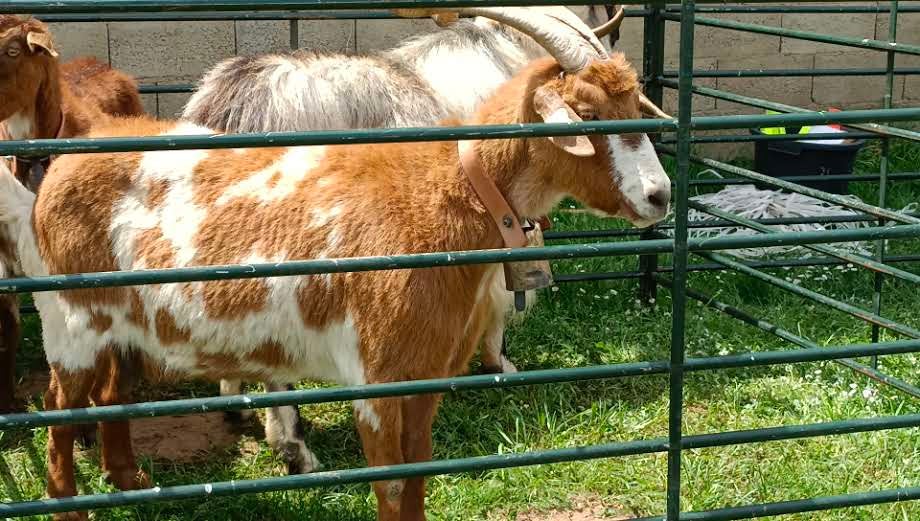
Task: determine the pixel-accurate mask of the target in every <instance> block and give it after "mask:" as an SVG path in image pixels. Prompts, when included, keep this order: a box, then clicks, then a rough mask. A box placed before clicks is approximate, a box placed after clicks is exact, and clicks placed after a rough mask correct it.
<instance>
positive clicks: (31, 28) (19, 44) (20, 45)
mask: <svg viewBox="0 0 920 521" xmlns="http://www.w3.org/2000/svg"><path fill="white" fill-rule="evenodd" d="M57 56H58V53H57V50H55V48H54V43H53V41H52V38H51V33H50V32H49V31H48V26H46V25H45V24H44V23H42V22H40V21H39V20H36V19H23V18H20V17H18V16H14V15H0V100H2V101H0V121H2V120H5V119H7V118H9V117H11V116H13V115H14V114H16V113H18V112H20V111H22V110H23V109H26V108H28V106H29V105H30V104H34V103H35V101H36V100H35V99H34V96H35V93H36V92H38V90H39V83H40V82H41V81H42V78H44V77H46V75H45V74H43V69H45V68H47V67H48V64H49V61H50V60H55V59H57Z"/></svg>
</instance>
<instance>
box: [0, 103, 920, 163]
mask: <svg viewBox="0 0 920 521" xmlns="http://www.w3.org/2000/svg"><path fill="white" fill-rule="evenodd" d="M869 121H920V108H902V109H888V110H851V111H845V112H804V113H796V114H775V115H773V114H767V115H740V116H703V117H698V118H693V119H692V120H691V122H690V126H691V128H692V129H695V130H720V129H736V128H756V127H773V126H783V125H829V124H832V123H843V124H846V125H855V124H858V123H865V122H869ZM676 129H677V123H676V121H674V120H665V119H641V120H639V119H634V120H623V121H598V122H580V123H527V124H518V125H468V126H459V127H412V128H394V129H359V130H330V131H311V132H266V133H257V134H232V135H228V134H215V135H206V136H152V137H120V138H72V139H32V140H26V141H12V140H11V141H0V156H10V155H19V156H27V157H28V156H35V157H44V156H48V155H59V154H85V153H103V152H145V151H152V150H199V149H202V150H204V149H218V148H242V147H281V146H307V145H356V144H372V143H405V142H417V141H454V140H471V139H511V138H533V137H545V136H580V135H599V134H628V133H636V132H645V133H649V132H665V131H673V130H676Z"/></svg>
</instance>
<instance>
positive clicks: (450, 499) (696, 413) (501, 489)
mask: <svg viewBox="0 0 920 521" xmlns="http://www.w3.org/2000/svg"><path fill="white" fill-rule="evenodd" d="M895 157H896V159H897V160H896V161H895V164H893V165H892V166H893V171H912V170H916V169H917V168H918V167H920V149H917V148H906V147H901V146H898V148H897V149H896V150H895ZM877 163H878V158H877V154H876V153H875V150H874V149H873V148H870V149H868V150H867V151H866V152H865V153H864V154H863V155H862V157H861V158H860V161H859V163H858V170H860V171H868V172H871V171H873V170H874V169H876V168H877ZM855 192H856V193H857V194H858V195H860V196H861V197H862V198H863V199H864V200H866V201H869V202H874V201H875V198H877V194H876V193H875V192H874V190H873V188H871V187H869V186H860V187H856V188H855ZM918 200H920V183H917V182H912V183H899V184H896V185H894V189H892V190H891V192H890V206H891V207H893V208H902V207H904V206H906V205H907V204H909V203H911V202H915V201H918ZM556 219H557V225H558V228H559V229H574V228H579V229H589V228H597V227H609V226H622V225H623V224H622V223H621V222H619V221H601V220H598V219H594V218H591V217H588V216H585V215H581V214H560V215H558V216H557V217H556ZM917 246H918V244H917V242H916V241H914V242H912V243H910V242H908V243H904V242H902V243H901V244H899V245H894V246H893V247H892V251H893V252H895V253H906V252H911V251H912V252H916V251H917ZM697 260H698V259H697ZM635 264H636V259H635V258H631V257H630V258H620V259H583V260H572V261H565V262H558V263H556V264H555V270H556V272H557V273H572V272H578V271H586V272H587V271H599V270H630V269H634V268H635ZM904 267H905V269H910V270H913V271H915V272H916V271H918V266H916V265H915V266H904ZM774 273H778V274H780V275H781V276H783V277H787V278H788V279H789V280H793V281H796V283H797V284H801V285H802V286H805V287H808V288H811V289H814V290H817V291H820V292H822V293H824V294H827V295H830V296H833V297H836V298H840V299H843V300H846V301H848V302H851V303H853V304H856V305H861V306H864V307H867V308H869V307H871V302H872V292H871V288H872V275H870V274H868V273H866V272H864V271H860V270H857V269H855V268H847V267H840V268H826V269H825V268H812V269H798V270H775V271H774ZM690 285H691V286H692V287H693V288H695V289H698V290H700V291H704V292H707V293H709V294H711V295H717V296H718V298H719V299H721V300H723V301H726V302H729V303H731V304H734V305H736V306H739V307H742V308H744V309H747V310H749V311H752V312H754V313H755V314H757V315H759V316H761V317H763V318H765V319H767V320H769V321H771V322H773V323H775V324H777V325H780V326H782V327H784V328H786V329H789V330H791V331H793V332H795V333H797V334H799V335H802V336H805V337H807V338H809V339H812V340H813V341H815V342H818V343H821V344H827V345H833V344H847V343H853V342H866V341H868V340H869V328H868V327H867V326H866V325H865V324H864V323H861V322H859V321H857V320H855V319H852V318H850V317H848V316H846V315H843V314H841V313H838V312H835V311H832V310H829V309H827V308H825V307H822V306H819V305H816V304H813V303H810V302H808V301H804V300H802V299H800V298H798V297H795V296H793V295H790V294H788V293H785V292H782V291H780V290H777V289H775V288H772V287H770V286H768V285H765V284H763V283H759V282H756V281H753V280H751V279H749V278H746V277H744V276H741V275H738V274H734V273H695V274H691V276H690ZM916 289H917V288H915V287H911V286H909V285H907V284H905V283H900V282H891V281H889V282H886V286H885V298H884V303H885V307H884V314H885V315H886V316H888V317H890V318H892V319H895V320H898V321H901V322H903V323H906V324H909V325H911V326H913V327H920V318H918V316H917V314H916V309H917V302H918V301H917V296H916ZM635 296H636V285H635V282H628V281H618V282H600V283H590V284H567V285H561V286H560V287H558V288H554V289H553V290H552V291H544V292H543V293H542V299H541V301H540V303H539V305H538V306H537V307H536V309H535V310H534V311H533V313H532V314H531V315H530V316H529V317H528V319H527V320H526V322H524V324H523V325H521V326H518V327H515V328H514V329H513V330H511V331H510V333H509V354H510V357H511V358H512V359H513V360H514V362H515V363H516V364H517V365H518V367H519V368H521V369H543V368H555V367H580V366H586V365H592V364H607V363H621V362H632V361H643V360H663V359H666V358H667V357H668V345H669V342H670V323H671V316H670V304H671V302H670V295H669V294H668V292H667V291H661V292H660V295H659V299H658V301H657V302H656V303H655V305H654V306H652V307H650V308H644V307H640V306H639V305H638V303H637V302H636V301H635ZM26 322H27V325H26V334H25V336H26V337H27V338H28V340H26V341H25V344H26V345H25V347H24V348H23V355H22V356H21V357H20V359H19V361H18V364H19V366H20V367H19V369H20V371H21V373H23V374H24V373H26V372H29V371H36V370H41V368H42V364H43V362H42V355H41V351H40V346H39V343H38V341H37V340H36V339H37V338H38V337H39V334H38V324H37V323H36V319H35V317H30V318H27V319H26ZM686 337H687V354H688V356H714V355H724V354H729V353H738V352H745V351H748V350H755V351H760V350H777V349H787V348H789V347H790V346H789V345H788V344H786V343H784V342H783V341H780V340H778V339H777V338H776V337H774V336H772V335H770V334H767V333H763V332H760V331H758V330H756V329H754V328H752V327H749V326H746V325H743V324H741V323H739V322H737V321H735V320H734V319H731V318H728V317H725V316H723V315H721V314H719V313H718V312H715V311H711V310H709V309H708V308H704V307H702V306H700V305H698V304H697V303H696V302H693V301H691V302H690V305H689V308H688V321H687V335H686ZM885 338H892V337H890V336H886V337H885ZM917 366H918V360H917V357H916V356H915V355H904V356H898V357H888V358H884V359H883V360H882V367H883V368H884V370H885V371H887V372H889V373H891V374H893V375H895V376H898V377H901V378H904V379H906V380H908V381H914V382H916V381H917V380H916V367H917ZM310 385H311V384H304V385H303V386H304V387H309V386H310ZM215 392H216V388H215V387H214V386H213V385H205V384H188V385H185V386H183V387H182V388H181V389H179V390H176V389H171V390H170V391H169V396H170V397H178V396H189V395H207V394H212V393H215ZM667 393H668V385H667V378H666V377H664V376H648V377H636V378H627V379H616V380H608V381H598V382H590V383H582V384H572V385H554V386H541V387H532V388H520V389H513V390H506V391H497V390H495V391H482V392H464V393H457V394H453V395H448V396H446V398H445V401H444V405H443V406H442V408H441V411H440V415H439V418H438V420H437V422H436V425H435V432H434V436H435V456H436V457H437V458H458V457H467V456H476V455H487V454H496V453H503V452H522V451H528V450H537V449H546V448H552V447H571V446H579V445H587V444H594V443H602V442H610V441H627V440H635V439H646V438H652V437H657V436H665V435H666V434H667V419H668V416H667V413H668V399H667ZM149 396H152V395H149ZM918 405H920V404H918V402H917V401H915V400H911V399H909V398H906V397H905V396H904V395H902V394H899V393H897V392H895V391H893V390H891V389H889V388H886V387H879V386H878V385H876V384H875V383H873V382H872V381H870V380H867V379H865V378H864V377H861V376H859V375H856V374H854V373H852V372H850V371H849V370H847V369H844V368H842V367H840V366H838V365H835V364H832V363H812V364H799V365H787V366H776V367H766V368H756V369H743V370H730V371H717V372H712V371H709V372H701V373H693V374H690V375H688V376H687V381H686V391H685V414H684V432H685V433H688V434H700V433H710V432H718V431H724V430H735V429H752V428H758V427H767V426H778V425H794V424H803V423H813V422H825V421H833V420H841V419H847V418H863V417H874V416H881V415H895V414H907V413H916V412H920V407H918ZM302 412H303V414H304V416H305V417H306V418H308V419H309V421H310V426H309V429H308V430H309V435H308V436H309V439H308V443H309V445H310V446H311V447H312V448H313V450H314V451H315V452H316V453H317V455H318V456H319V457H320V459H321V460H322V461H323V462H324V464H325V465H326V468H329V469H345V468H351V467H360V466H363V465H364V460H363V457H362V456H361V450H360V444H359V442H358V439H357V435H356V433H355V431H354V425H353V420H352V416H351V412H350V408H349V407H348V405H347V404H324V405H318V406H311V407H304V408H303V409H302ZM140 428H142V427H140ZM2 436H3V437H2V438H0V449H2V453H0V500H2V501H11V500H24V499H36V498H40V497H42V496H43V489H44V473H45V463H44V460H45V456H44V451H45V442H46V433H45V431H44V430H43V429H36V430H33V431H29V432H22V433H16V432H7V433H2ZM253 446H255V447H256V449H255V450H252V447H253ZM97 463H98V461H97V455H96V453H95V451H93V450H89V451H85V452H84V453H83V455H82V456H81V457H80V458H79V462H78V473H79V476H78V480H79V482H80V484H81V485H80V487H81V490H82V491H83V492H85V493H97V492H107V491H110V490H111V489H110V487H108V486H107V485H106V484H105V481H104V479H103V478H102V476H101V475H100V472H99V470H98V465H97ZM143 465H144V467H145V468H146V469H147V470H148V471H149V472H150V473H151V475H152V476H153V478H154V480H155V481H156V483H157V484H158V485H161V486H166V485H178V484H187V483H196V482H205V481H222V480H231V479H234V480H240V479H253V478H259V477H266V476H272V475H280V474H281V468H282V466H281V464H280V461H279V460H278V459H276V458H275V457H274V456H273V455H272V454H271V453H270V452H269V451H268V449H267V447H266V445H265V443H264V442H263V441H261V440H259V439H258V438H257V437H254V435H252V434H247V435H245V436H243V438H242V439H241V441H240V444H239V445H238V446H236V447H232V448H231V449H229V450H223V451H212V452H210V453H208V454H206V455H204V456H203V457H202V459H201V460H200V461H197V462H195V463H194V464H171V463H169V462H165V461H150V460H146V461H144V462H143ZM665 477H666V459H665V457H664V455H661V454H656V455H649V456H636V457H627V458H617V459H608V460H595V461H586V462H578V463H570V464H561V465H551V466H538V467H529V468H522V469H514V470H497V471H488V472H479V473H471V474H462V475H452V476H439V477H435V478H432V479H431V480H430V484H429V499H428V504H429V507H428V511H429V519H432V520H454V519H463V520H488V519H514V517H515V513H516V512H519V511H523V510H530V509H537V510H542V509H551V508H560V507H561V508H565V507H566V505H568V504H569V502H570V501H571V499H572V498H573V497H574V496H583V495H588V496H596V497H599V498H601V499H602V500H604V501H605V502H608V503H609V504H613V505H616V506H617V508H616V510H617V513H624V514H635V515H653V514H660V513H662V512H663V511H664V484H665ZM683 483H684V484H683V497H682V507H683V509H684V510H702V509H712V508H720V507H724V506H732V505H742V504H748V503H760V502H771V501H781V500H786V499H800V498H807V497H812V496H821V495H831V494H842V493H850V492H858V491H865V490H880V489H888V488H894V487H904V486H916V485H917V484H918V483H920V436H918V432H917V430H916V429H908V430H899V431H887V432H878V433H866V434H854V435H844V436H831V437H824V438H814V439H807V440H797V441H783V442H773V443H760V444H751V445H743V446H736V447H726V448H718V449H705V450H694V451H688V452H687V453H686V455H685V457H684V465H683ZM95 518H96V519H98V520H145V521H146V520H176V521H178V520H183V521H185V520H196V521H197V520H201V521H205V520H215V521H217V520H219V521H224V520H226V519H233V520H259V521H271V520H316V521H352V520H354V521H371V520H373V519H374V518H375V506H374V499H373V498H372V494H371V492H370V488H369V486H367V485H354V486H340V487H332V488H324V489H318V490H305V491H294V492H284V493H270V494H260V495H249V496H241V497H236V498H221V499H214V500H210V501H183V502H175V503H168V504H166V503H164V504H155V505H146V506H142V507H131V508H117V509H111V510H101V511H98V512H97V513H96V514H95ZM785 519H790V520H811V519H821V520H835V521H843V520H847V521H850V520H865V521H870V520H871V521H876V520H904V521H909V520H916V519H920V503H916V502H914V503H910V502H908V503H897V504H889V505H879V506H874V507H866V508H853V509H845V510H835V511H828V512H819V513H812V514H798V515H790V516H787V517H786V518H785Z"/></svg>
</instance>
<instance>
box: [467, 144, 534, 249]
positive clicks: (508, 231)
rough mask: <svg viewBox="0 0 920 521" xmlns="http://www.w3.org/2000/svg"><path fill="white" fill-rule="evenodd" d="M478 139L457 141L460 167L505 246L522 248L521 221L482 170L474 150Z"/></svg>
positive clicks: (523, 238)
mask: <svg viewBox="0 0 920 521" xmlns="http://www.w3.org/2000/svg"><path fill="white" fill-rule="evenodd" d="M477 143H478V141H475V140H472V141H458V142H457V149H458V151H459V153H460V167H461V168H462V169H463V172H464V173H465V174H466V177H467V179H469V180H470V184H472V185H473V190H474V191H475V192H476V195H477V196H479V200H480V201H482V204H483V206H485V207H486V210H487V211H488V212H489V215H491V216H492V220H493V221H495V226H497V227H498V231H499V232H500V233H501V235H502V241H504V243H505V247H506V248H523V247H524V246H527V237H526V236H525V235H524V229H523V228H522V227H521V221H520V219H518V216H517V215H516V214H515V213H514V210H512V209H511V206H510V205H509V204H508V201H507V200H506V199H505V197H504V196H503V195H502V193H501V192H500V191H499V190H498V187H497V186H495V182H494V181H492V179H490V178H489V177H488V176H486V175H485V173H484V172H483V170H482V163H481V162H480V160H479V153H478V152H477V151H476V144H477Z"/></svg>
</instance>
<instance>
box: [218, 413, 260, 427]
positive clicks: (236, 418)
mask: <svg viewBox="0 0 920 521" xmlns="http://www.w3.org/2000/svg"><path fill="white" fill-rule="evenodd" d="M255 414H256V412H255V411H253V410H251V409H243V410H241V411H224V421H226V422H227V423H230V424H232V425H237V426H240V425H245V424H247V423H249V422H251V421H252V419H253V418H254V417H255Z"/></svg>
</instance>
